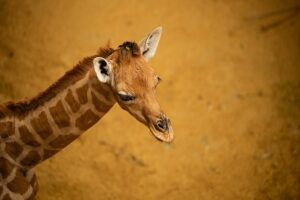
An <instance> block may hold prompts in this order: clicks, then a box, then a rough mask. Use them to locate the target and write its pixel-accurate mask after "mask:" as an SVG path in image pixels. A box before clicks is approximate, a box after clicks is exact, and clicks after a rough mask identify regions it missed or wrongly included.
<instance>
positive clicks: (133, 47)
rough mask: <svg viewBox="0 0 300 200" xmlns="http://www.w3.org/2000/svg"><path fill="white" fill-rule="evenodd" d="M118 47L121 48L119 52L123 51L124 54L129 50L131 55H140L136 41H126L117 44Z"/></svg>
mask: <svg viewBox="0 0 300 200" xmlns="http://www.w3.org/2000/svg"><path fill="white" fill-rule="evenodd" d="M119 48H120V49H121V52H124V53H125V54H127V53H128V52H130V53H131V55H132V56H140V55H141V51H140V48H139V46H138V44H137V43H136V42H129V41H126V42H124V43H123V44H121V45H120V46H119Z"/></svg>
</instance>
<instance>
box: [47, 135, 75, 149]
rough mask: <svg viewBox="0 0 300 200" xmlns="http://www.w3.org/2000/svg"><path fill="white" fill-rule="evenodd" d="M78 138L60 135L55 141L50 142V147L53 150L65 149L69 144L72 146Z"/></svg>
mask: <svg viewBox="0 0 300 200" xmlns="http://www.w3.org/2000/svg"><path fill="white" fill-rule="evenodd" d="M77 137H78V136H77V135H72V134H69V135H60V136H58V137H57V138H55V139H54V140H53V141H51V142H50V146H52V147H53V148H64V147H65V146H67V145H68V144H70V143H71V142H72V141H73V140H75V139H76V138H77Z"/></svg>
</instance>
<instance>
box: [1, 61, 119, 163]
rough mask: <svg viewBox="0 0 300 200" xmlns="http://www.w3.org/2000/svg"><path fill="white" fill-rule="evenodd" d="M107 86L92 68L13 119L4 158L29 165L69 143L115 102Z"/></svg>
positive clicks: (97, 119)
mask: <svg viewBox="0 0 300 200" xmlns="http://www.w3.org/2000/svg"><path fill="white" fill-rule="evenodd" d="M115 102H116V101H115V98H114V96H113V93H112V90H111V89H110V87H109V86H107V85H105V84H102V83H100V82H99V81H98V79H97V78H96V75H95V73H94V71H93V70H92V67H91V69H90V70H89V71H88V72H87V73H86V75H85V76H84V77H83V78H82V79H80V80H79V81H77V82H76V83H75V84H73V85H70V86H69V87H67V88H66V89H64V90H63V91H61V92H59V93H58V94H57V95H56V97H54V98H52V99H50V100H49V101H47V102H45V103H44V104H43V105H41V106H39V107H37V108H36V109H35V110H33V111H30V112H29V113H28V114H27V115H26V116H25V117H23V118H22V119H19V118H15V120H14V131H15V134H14V137H10V140H8V141H7V142H6V146H5V152H6V154H7V156H6V157H7V158H8V159H9V160H10V161H11V162H13V163H15V164H16V165H19V166H20V167H22V168H32V167H33V166H35V165H37V164H38V163H40V162H41V161H43V160H46V159H47V158H49V157H51V156H52V155H54V154H55V153H57V152H59V151H60V150H61V149H63V148H64V147H66V146H67V145H68V144H70V143H71V142H72V141H73V140H75V139H76V138H77V137H79V136H80V135H81V134H82V133H83V132H85V131H86V130H87V129H89V128H90V127H91V126H93V125H94V124H95V123H96V122H98V121H99V120H100V119H101V118H102V117H103V116H104V115H105V113H107V112H108V111H109V109H110V108H111V107H112V106H113V105H114V104H115Z"/></svg>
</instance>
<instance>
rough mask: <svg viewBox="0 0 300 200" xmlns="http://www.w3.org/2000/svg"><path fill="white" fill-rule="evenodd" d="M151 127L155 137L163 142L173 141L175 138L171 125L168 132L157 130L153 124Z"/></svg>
mask: <svg viewBox="0 0 300 200" xmlns="http://www.w3.org/2000/svg"><path fill="white" fill-rule="evenodd" d="M149 129H150V131H151V133H152V134H153V135H154V137H155V138H156V139H157V140H159V141H161V142H166V143H171V142H172V141H173V139H174V133H173V129H172V127H171V126H170V127H169V130H168V131H167V132H160V131H158V130H156V129H155V127H154V126H153V125H150V126H149Z"/></svg>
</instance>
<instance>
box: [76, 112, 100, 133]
mask: <svg viewBox="0 0 300 200" xmlns="http://www.w3.org/2000/svg"><path fill="white" fill-rule="evenodd" d="M99 119H100V117H99V116H98V115H96V114H95V113H93V112H92V111H91V110H87V111H86V112H85V113H83V114H82V115H81V116H80V117H79V118H78V119H76V122H75V125H76V126H77V127H78V128H79V129H80V130H83V131H84V130H87V129H88V128H90V127H91V126H92V125H94V124H95V123H96V122H97V121H98V120H99Z"/></svg>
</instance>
